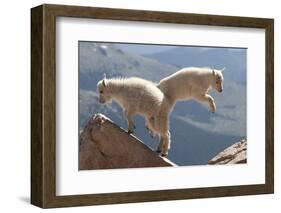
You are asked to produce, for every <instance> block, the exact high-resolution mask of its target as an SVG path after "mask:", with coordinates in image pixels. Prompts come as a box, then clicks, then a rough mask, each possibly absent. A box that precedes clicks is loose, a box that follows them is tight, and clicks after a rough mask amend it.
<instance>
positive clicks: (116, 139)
mask: <svg viewBox="0 0 281 213" xmlns="http://www.w3.org/2000/svg"><path fill="white" fill-rule="evenodd" d="M162 166H176V165H175V164H173V163H172V162H170V161H169V160H168V159H166V158H162V157H160V156H159V155H158V153H156V152H154V151H152V150H151V149H150V148H148V147H147V146H146V145H145V144H143V143H142V142H141V141H140V140H139V139H137V138H136V137H134V136H133V135H130V134H128V133H127V132H126V131H125V130H123V129H121V128H120V127H119V126H117V125H116V124H114V123H113V122H112V121H111V120H110V119H108V118H106V117H105V116H104V115H102V114H96V115H93V116H92V117H91V118H90V120H89V121H88V123H87V124H86V126H85V128H84V130H83V132H81V133H80V138H79V169H80V170H92V169H113V168H141V167H162Z"/></svg>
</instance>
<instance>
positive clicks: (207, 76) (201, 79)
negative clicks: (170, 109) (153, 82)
mask: <svg viewBox="0 0 281 213" xmlns="http://www.w3.org/2000/svg"><path fill="white" fill-rule="evenodd" d="M223 70H224V69H222V70H216V69H210V68H196V67H188V68H183V69H181V70H179V71H177V72H176V73H174V74H172V75H170V76H168V77H166V78H164V79H162V80H161V81H160V82H159V84H158V88H159V89H160V90H161V91H162V92H163V93H164V95H165V97H166V98H167V99H168V100H169V101H170V103H171V106H173V105H174V104H175V103H176V101H177V100H187V99H195V100H197V101H199V102H208V103H209V108H210V111H211V112H213V113H214V112H215V111H216V105H215V102H214V99H213V98H212V97H211V96H210V95H209V94H208V91H209V90H210V89H216V90H217V91H218V92H222V91H223V74H222V71H223Z"/></svg>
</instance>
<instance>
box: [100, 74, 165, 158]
mask: <svg viewBox="0 0 281 213" xmlns="http://www.w3.org/2000/svg"><path fill="white" fill-rule="evenodd" d="M97 89H98V92H99V102H100V103H107V102H110V101H111V100H112V99H113V100H115V101H116V102H117V103H118V104H119V105H120V106H121V107H122V108H123V111H124V116H125V118H126V120H127V123H128V133H133V131H134V129H135V125H134V123H133V120H132V117H133V116H134V115H136V114H139V115H142V116H144V117H145V120H146V127H147V128H148V129H149V130H150V131H151V132H153V133H155V134H159V136H160V144H163V143H164V144H170V133H169V124H168V115H161V116H160V117H158V116H159V111H160V110H161V107H162V105H163V103H164V101H165V100H164V95H163V93H162V92H161V90H159V89H158V88H157V87H156V85H155V84H154V83H152V82H150V81H147V80H144V79H141V78H135V77H132V78H114V79H106V78H104V79H103V80H101V81H99V82H98V84H97ZM158 150H159V151H160V148H158ZM161 154H162V155H166V154H167V153H164V152H163V153H161Z"/></svg>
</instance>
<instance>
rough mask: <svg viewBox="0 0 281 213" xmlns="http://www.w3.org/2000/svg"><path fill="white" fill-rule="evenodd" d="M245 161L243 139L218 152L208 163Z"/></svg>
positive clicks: (245, 152) (244, 140)
mask: <svg viewBox="0 0 281 213" xmlns="http://www.w3.org/2000/svg"><path fill="white" fill-rule="evenodd" d="M238 163H247V141H246V139H243V140H241V141H239V142H237V143H235V144H233V145H232V146H230V147H228V148H227V149H225V150H223V151H222V152H220V153H219V154H218V155H216V156H215V157H214V158H213V159H211V160H210V161H209V162H208V164H238Z"/></svg>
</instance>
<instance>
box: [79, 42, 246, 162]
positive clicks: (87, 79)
mask: <svg viewBox="0 0 281 213" xmlns="http://www.w3.org/2000/svg"><path fill="white" fill-rule="evenodd" d="M170 51H171V50H170ZM181 51H182V50H181ZM206 51H207V50H206ZM165 52H166V51H165ZM165 52H163V53H165ZM194 52H195V53H196V52H199V51H197V50H196V48H195V49H194ZM194 52H193V51H190V53H189V54H190V55H191V56H190V57H193V56H192V54H195V53H194ZM159 54H160V53H159ZM149 57H151V58H149ZM175 57H177V54H175V55H174V54H172V55H170V58H169V59H167V61H165V60H160V59H155V57H154V56H149V55H147V56H140V55H136V54H132V53H128V52H126V51H124V50H122V49H120V48H119V47H118V46H116V45H114V44H109V43H94V42H79V83H80V85H79V124H80V129H82V128H83V126H84V125H85V124H86V121H87V120H88V119H89V117H90V116H91V115H93V114H94V113H102V114H104V115H106V116H107V117H109V118H110V119H112V120H113V121H114V122H115V123H116V124H117V125H119V126H121V127H123V128H125V129H126V128H127V124H126V122H125V119H124V118H123V113H122V109H121V107H120V106H118V105H117V104H116V103H114V102H113V103H111V104H107V105H102V104H100V103H99V102H98V94H97V93H96V83H97V82H98V81H99V80H100V79H102V78H103V74H104V73H106V75H107V76H108V77H114V76H119V77H120V76H125V77H130V76H138V77H142V78H145V79H148V80H152V81H155V82H158V81H159V80H160V79H162V78H163V77H166V76H168V75H170V74H171V73H174V72H175V71H177V70H178V69H179V68H178V67H177V66H179V64H177V66H176V65H171V64H168V63H171V62H170V61H173V60H176V59H174V58H175ZM241 57H242V56H240V58H239V57H238V59H237V61H239V60H240V61H242V62H241V63H243V60H244V59H241ZM242 58H243V57H242ZM158 60H159V61H158ZM214 60H224V57H223V56H222V57H220V58H218V59H217V58H215V59H214ZM233 60H236V59H233ZM206 63H207V62H206ZM214 63H215V62H214ZM216 63H217V64H224V62H221V61H217V62H216ZM225 63H226V62H225ZM227 63H228V62H227ZM237 63H238V62H237ZM192 66H195V65H192ZM210 66H211V65H210ZM239 66H240V65H237V68H233V69H235V70H238V69H240V68H239ZM216 68H218V67H217V66H216ZM227 69H228V68H227ZM228 72H231V71H229V69H228ZM237 72H241V73H242V74H243V71H240V70H239V71H237ZM225 74H226V72H225ZM233 76H234V77H233V78H234V79H232V74H228V77H227V78H226V81H225V85H224V87H225V88H224V91H223V93H217V92H215V91H213V92H211V94H212V96H213V97H214V99H215V102H216V105H217V112H216V113H215V114H212V113H211V112H209V109H208V106H207V104H201V103H197V102H195V101H192V100H190V101H184V102H179V103H177V104H176V106H175V108H174V110H173V112H172V113H171V116H170V125H171V129H170V130H171V139H172V144H171V150H170V152H169V156H168V158H169V159H170V160H172V161H173V162H175V163H176V164H178V165H198V164H207V163H208V161H209V160H210V159H211V158H212V157H214V156H215V154H217V153H218V152H220V151H222V150H223V149H225V148H227V147H228V146H230V145H232V144H233V143H235V142H236V141H239V140H240V139H241V138H246V85H245V83H241V82H243V81H238V80H237V77H235V75H233ZM134 120H135V124H136V127H137V129H136V132H135V134H136V136H137V137H139V138H140V139H141V140H142V141H144V142H145V143H146V145H148V146H150V147H152V148H156V147H157V145H158V139H157V138H151V137H150V136H149V134H148V133H147V130H146V129H145V128H144V119H143V117H140V116H136V117H135V119H134Z"/></svg>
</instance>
